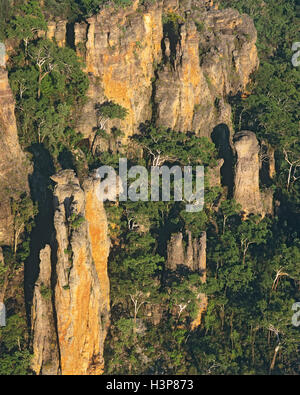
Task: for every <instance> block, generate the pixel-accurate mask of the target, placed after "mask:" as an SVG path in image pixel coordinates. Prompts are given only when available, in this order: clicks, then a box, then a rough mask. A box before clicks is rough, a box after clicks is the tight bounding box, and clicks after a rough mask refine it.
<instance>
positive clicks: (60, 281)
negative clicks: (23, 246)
mask: <svg viewBox="0 0 300 395" xmlns="http://www.w3.org/2000/svg"><path fill="white" fill-rule="evenodd" d="M52 179H53V180H54V181H55V182H56V183H57V185H56V187H55V191H54V199H55V215H54V226H55V230H56V236H55V242H54V245H53V247H52V248H53V253H54V255H55V256H56V258H55V259H54V262H53V270H54V272H53V273H52V276H54V278H55V279H56V284H55V286H53V287H52V289H53V292H54V296H53V311H54V314H55V323H56V331H57V336H58V343H57V346H58V349H59V365H60V371H61V374H63V375H71V374H80V375H85V374H101V373H102V372H103V367H104V360H103V347H104V340H105V336H106V333H107V329H108V325H109V319H110V318H109V315H110V304H109V280H108V276H107V259H108V253H109V240H108V237H107V234H108V229H107V220H106V215H105V211H104V208H103V204H102V203H101V202H100V201H99V200H98V198H97V196H96V188H97V186H98V185H99V180H97V179H96V178H94V177H91V178H89V179H87V180H86V181H85V183H84V187H83V188H82V187H81V186H80V184H79V181H78V179H77V178H76V176H75V173H74V172H73V171H72V170H64V171H61V172H60V173H58V174H57V175H55V176H53V177H52ZM43 255H44V253H42V255H41V258H42V256H43ZM44 264H45V263H44V261H43V259H41V266H40V276H39V280H38V283H37V286H38V284H39V282H41V281H42V279H41V276H42V275H43V265H44ZM48 284H49V283H48ZM38 292H39V291H36V292H35V300H34V307H33V309H34V312H35V314H34V322H36V323H38V322H39V321H41V322H43V321H48V323H49V319H48V318H47V317H49V316H51V311H50V310H51V306H50V304H49V303H48V305H47V306H48V311H47V314H46V315H45V311H44V310H45V309H44V308H46V306H45V302H44V304H40V301H41V299H40V298H38V295H39V294H38ZM45 325H47V322H46V323H45V324H43V325H40V326H39V325H37V324H35V325H34V334H33V335H34V345H35V364H34V366H33V367H34V369H35V371H36V373H44V370H43V371H42V372H41V370H40V367H41V366H43V365H44V363H45V362H46V361H44V360H43V358H44V357H45V358H46V357H47V355H46V354H45V350H44V348H43V342H42V341H39V342H38V340H39V339H44V341H45V343H46V338H47V330H48V329H47V328H46V329H45ZM48 347H49V344H48ZM55 369H56V365H55Z"/></svg>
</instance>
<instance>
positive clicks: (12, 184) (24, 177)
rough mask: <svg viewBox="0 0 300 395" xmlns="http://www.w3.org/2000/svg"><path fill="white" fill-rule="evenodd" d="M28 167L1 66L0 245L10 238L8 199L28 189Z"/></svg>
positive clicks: (11, 97)
mask: <svg viewBox="0 0 300 395" xmlns="http://www.w3.org/2000/svg"><path fill="white" fill-rule="evenodd" d="M29 170H30V169H29V166H28V163H27V160H26V157H25V154H24V153H23V151H22V150H21V147H20V145H19V140H18V132H17V125H16V118H15V101H14V97H13V94H12V91H11V89H10V86H9V82H8V76H7V71H6V70H5V69H4V68H3V67H0V244H9V243H10V242H11V239H12V217H11V210H10V201H9V199H10V197H17V196H18V195H20V193H22V192H24V191H26V190H28V173H29Z"/></svg>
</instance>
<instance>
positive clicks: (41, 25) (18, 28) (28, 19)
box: [7, 0, 47, 53]
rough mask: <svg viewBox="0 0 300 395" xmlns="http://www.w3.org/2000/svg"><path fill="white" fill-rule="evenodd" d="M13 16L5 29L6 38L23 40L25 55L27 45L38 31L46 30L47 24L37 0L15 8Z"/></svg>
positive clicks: (30, 0) (31, 0)
mask: <svg viewBox="0 0 300 395" xmlns="http://www.w3.org/2000/svg"><path fill="white" fill-rule="evenodd" d="M14 10H15V15H14V16H13V17H12V18H11V20H10V22H9V24H8V27H7V36H8V37H9V38H10V37H13V38H15V37H16V38H19V39H20V40H23V42H24V45H25V53H26V52H27V47H28V43H29V41H30V40H31V39H33V38H34V37H35V36H36V34H37V33H38V31H39V30H44V31H46V30H47V22H46V20H45V18H44V16H43V13H42V11H41V8H40V5H39V2H38V1H37V0H29V1H26V2H24V3H23V4H21V5H20V6H16V7H15V9H14Z"/></svg>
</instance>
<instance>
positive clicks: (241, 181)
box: [234, 131, 264, 215]
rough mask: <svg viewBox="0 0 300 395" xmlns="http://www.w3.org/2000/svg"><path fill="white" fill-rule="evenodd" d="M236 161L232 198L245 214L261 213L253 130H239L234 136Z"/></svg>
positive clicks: (256, 142) (256, 153)
mask: <svg viewBox="0 0 300 395" xmlns="http://www.w3.org/2000/svg"><path fill="white" fill-rule="evenodd" d="M234 145H235V149H236V153H237V163H236V169H235V180H234V199H235V200H236V201H237V203H239V204H240V205H241V206H242V210H243V212H244V213H245V214H246V215H247V214H263V213H264V210H263V205H262V197H261V193H260V189H259V169H260V163H259V155H258V154H259V144H258V141H257V138H256V136H255V134H254V133H253V132H250V131H241V132H239V133H237V134H236V135H235V136H234Z"/></svg>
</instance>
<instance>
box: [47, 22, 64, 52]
mask: <svg viewBox="0 0 300 395" xmlns="http://www.w3.org/2000/svg"><path fill="white" fill-rule="evenodd" d="M66 36H67V22H66V21H61V20H58V21H50V22H49V23H48V30H47V32H46V38H47V39H48V40H53V39H54V40H55V41H56V43H57V45H58V46H60V47H64V46H65V45H66Z"/></svg>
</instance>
